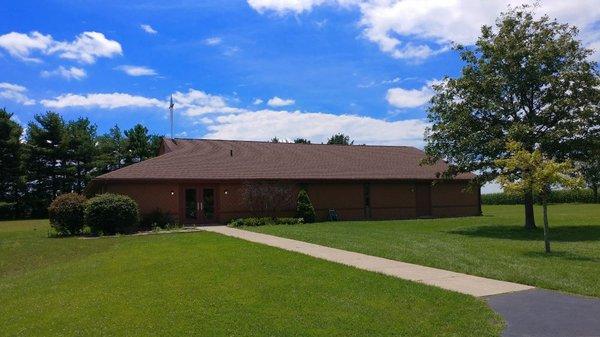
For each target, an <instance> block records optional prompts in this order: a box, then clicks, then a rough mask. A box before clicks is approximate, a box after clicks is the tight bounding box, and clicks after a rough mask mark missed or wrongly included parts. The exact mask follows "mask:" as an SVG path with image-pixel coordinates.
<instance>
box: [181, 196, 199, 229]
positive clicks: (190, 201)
mask: <svg viewBox="0 0 600 337" xmlns="http://www.w3.org/2000/svg"><path fill="white" fill-rule="evenodd" d="M184 197H185V205H184V219H185V222H186V223H194V222H197V221H198V210H199V208H200V207H199V203H198V190H197V189H196V188H194V187H190V188H186V189H185V192H184Z"/></svg>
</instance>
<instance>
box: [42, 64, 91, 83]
mask: <svg viewBox="0 0 600 337" xmlns="http://www.w3.org/2000/svg"><path fill="white" fill-rule="evenodd" d="M40 74H41V75H42V77H52V76H59V77H64V78H66V79H67V80H71V79H74V80H81V79H83V78H84V77H86V76H87V73H86V72H85V70H84V69H82V68H77V67H70V68H65V67H63V66H59V67H58V68H56V69H54V70H44V71H42V72H41V73H40Z"/></svg>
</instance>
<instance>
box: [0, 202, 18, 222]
mask: <svg viewBox="0 0 600 337" xmlns="http://www.w3.org/2000/svg"><path fill="white" fill-rule="evenodd" d="M16 208H17V203H16V202H4V201H0V220H9V219H14V218H15V217H16Z"/></svg>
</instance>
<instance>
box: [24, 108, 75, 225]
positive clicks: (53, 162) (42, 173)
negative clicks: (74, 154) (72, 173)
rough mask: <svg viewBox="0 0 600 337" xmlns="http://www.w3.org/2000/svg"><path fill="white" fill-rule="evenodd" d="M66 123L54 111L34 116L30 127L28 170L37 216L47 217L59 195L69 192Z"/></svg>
mask: <svg viewBox="0 0 600 337" xmlns="http://www.w3.org/2000/svg"><path fill="white" fill-rule="evenodd" d="M64 132H65V122H64V120H63V119H62V117H61V116H60V115H59V114H57V113H54V112H48V113H46V114H44V115H35V116H34V121H33V122H30V123H29V124H28V126H27V136H26V143H25V161H24V164H25V167H26V171H27V180H28V188H29V190H30V193H29V198H28V202H29V204H30V205H31V206H32V208H33V215H34V216H43V215H45V214H46V211H47V207H48V206H49V205H50V202H51V201H52V200H53V199H54V198H56V196H57V195H59V194H61V193H63V192H70V191H71V190H70V189H69V188H68V186H67V183H66V180H65V177H66V176H67V174H66V173H67V172H66V170H65V165H64V151H63V147H61V142H62V140H63V138H64Z"/></svg>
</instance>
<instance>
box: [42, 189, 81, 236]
mask: <svg viewBox="0 0 600 337" xmlns="http://www.w3.org/2000/svg"><path fill="white" fill-rule="evenodd" d="M85 202H86V199H85V197H84V196H82V195H80V194H77V193H66V194H61V195H59V196H58V197H56V198H55V199H54V200H53V201H52V203H51V204H50V207H48V216H49V218H50V225H51V226H52V227H53V228H54V229H55V230H56V231H57V232H58V234H60V235H76V234H79V233H81V231H82V230H83V227H84V213H85Z"/></svg>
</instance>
